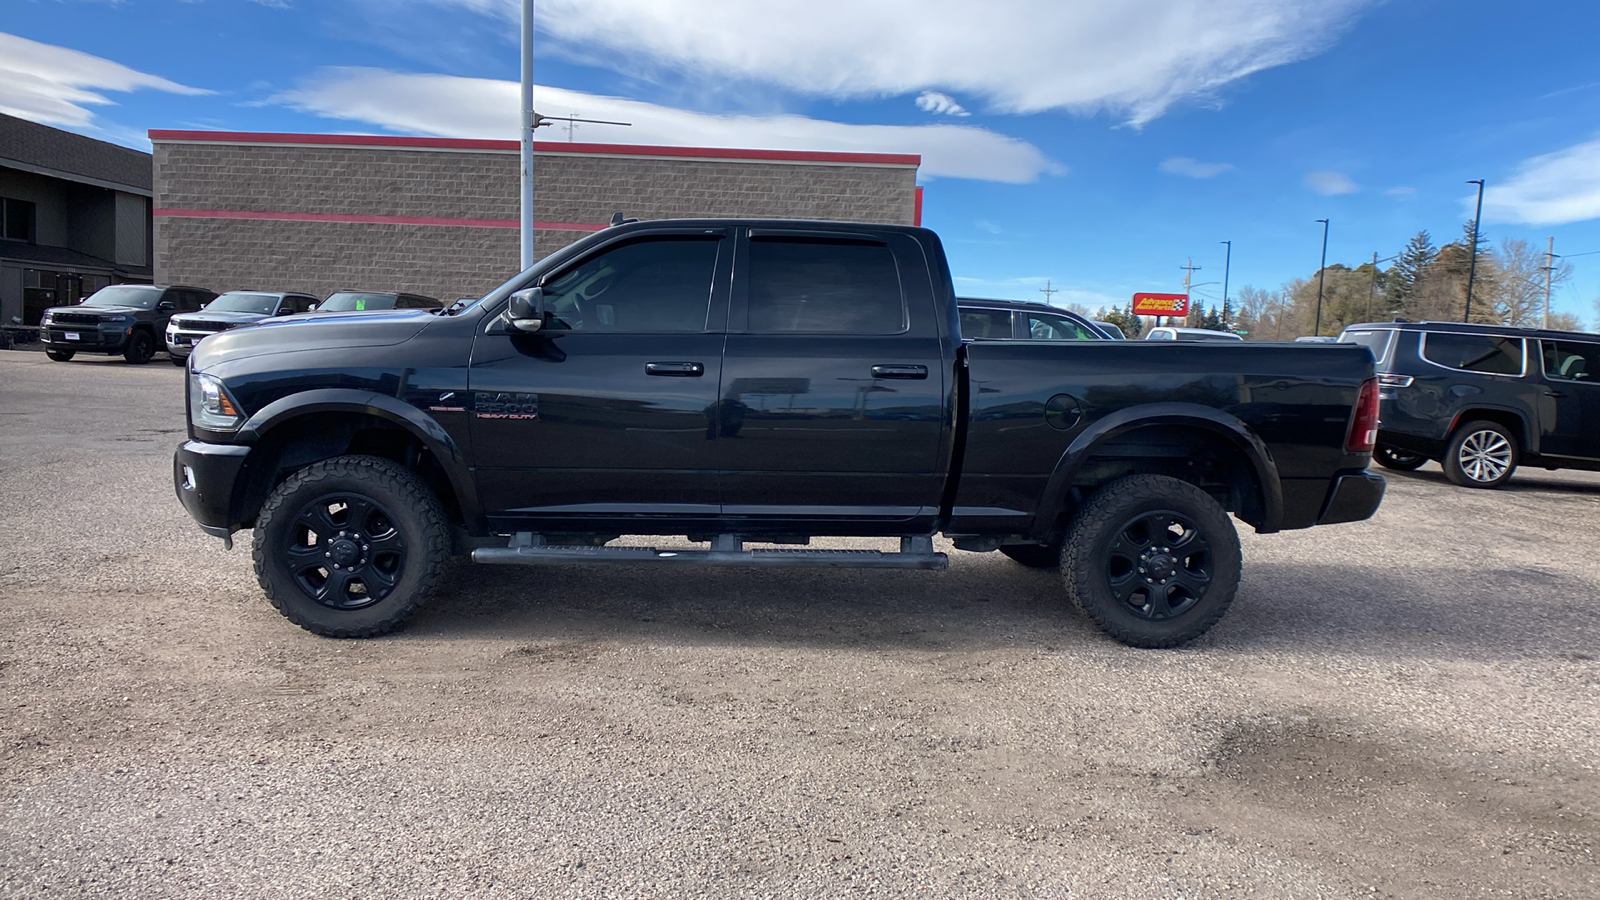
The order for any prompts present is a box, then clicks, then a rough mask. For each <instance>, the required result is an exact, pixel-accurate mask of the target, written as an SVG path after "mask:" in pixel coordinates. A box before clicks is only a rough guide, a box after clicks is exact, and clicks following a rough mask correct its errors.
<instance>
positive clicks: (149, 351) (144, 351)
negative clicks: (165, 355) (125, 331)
mask: <svg viewBox="0 0 1600 900" xmlns="http://www.w3.org/2000/svg"><path fill="white" fill-rule="evenodd" d="M155 355H156V340H155V338H153V337H151V336H150V332H148V331H144V330H142V329H137V330H135V331H134V332H133V334H130V335H128V346H127V347H125V348H123V351H122V358H123V359H125V360H127V361H128V362H130V363H133V364H134V365H136V366H142V365H144V364H145V363H147V362H149V361H150V357H152V356H155Z"/></svg>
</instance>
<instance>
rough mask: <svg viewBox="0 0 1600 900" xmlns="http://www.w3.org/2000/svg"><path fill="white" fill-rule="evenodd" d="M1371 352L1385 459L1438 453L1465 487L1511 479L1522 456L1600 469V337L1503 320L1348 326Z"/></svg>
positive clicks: (1377, 455) (1402, 463) (1351, 336)
mask: <svg viewBox="0 0 1600 900" xmlns="http://www.w3.org/2000/svg"><path fill="white" fill-rule="evenodd" d="M1339 340H1340V341H1341V342H1343V343H1356V344H1361V345H1363V346H1365V347H1366V348H1367V349H1368V350H1371V351H1372V356H1373V358H1374V359H1375V360H1376V361H1377V372H1378V379H1379V388H1380V393H1379V396H1380V398H1381V411H1380V414H1379V417H1380V420H1381V422H1380V424H1379V427H1378V445H1377V449H1375V450H1374V451H1373V454H1372V455H1373V458H1374V459H1376V460H1377V461H1378V464H1379V465H1382V466H1385V467H1387V468H1390V469H1397V470H1400V471H1409V470H1411V469H1415V468H1417V467H1418V466H1420V465H1422V464H1423V463H1424V462H1426V461H1427V460H1430V459H1432V460H1438V461H1439V463H1440V464H1441V465H1442V466H1443V467H1444V473H1445V475H1446V477H1448V478H1449V479H1450V480H1451V481H1453V482H1455V483H1456V484H1459V485H1462V486H1465V487H1480V488H1492V487H1499V486H1500V485H1502V484H1504V483H1505V482H1506V480H1507V479H1508V478H1510V477H1511V473H1512V472H1513V471H1515V470H1516V468H1517V466H1518V464H1521V463H1526V464H1528V465H1536V466H1542V467H1544V468H1546V469H1591V470H1600V335H1597V334H1583V333H1579V332H1573V331H1545V330H1541V329H1533V328H1510V327H1506V326H1500V325H1465V324H1458V323H1451V322H1391V323H1383V324H1366V325H1351V326H1349V327H1347V328H1346V329H1345V330H1344V332H1343V333H1342V334H1340V335H1339Z"/></svg>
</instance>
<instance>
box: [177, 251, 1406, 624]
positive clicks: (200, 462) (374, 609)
mask: <svg viewBox="0 0 1600 900" xmlns="http://www.w3.org/2000/svg"><path fill="white" fill-rule="evenodd" d="M188 408H189V440H188V441H186V442H184V443H183V444H182V445H181V446H180V447H179V448H178V449H177V451H176V453H175V456H174V460H173V478H174V482H175V486H176V490H177V494H178V497H179V499H180V500H181V502H182V503H183V505H184V507H185V508H186V509H187V510H188V511H189V513H190V514H191V515H192V516H193V517H194V518H195V519H196V520H197V521H198V522H199V524H200V525H201V527H202V528H203V529H204V530H206V531H207V532H209V533H210V534H213V535H216V536H218V537H221V538H224V539H225V541H226V542H227V543H228V546H231V541H232V535H233V534H234V533H235V532H237V531H239V530H241V529H246V528H253V529H254V531H253V535H252V555H253V558H254V565H255V571H256V575H257V578H258V580H259V582H260V584H261V586H262V588H263V590H264V591H265V593H266V595H267V597H268V598H269V599H270V600H271V602H272V603H273V604H274V605H275V606H276V607H277V608H278V609H279V610H280V611H281V612H282V613H283V614H284V615H285V616H286V617H288V618H289V619H290V620H291V621H293V622H295V623H296V624H299V625H301V626H302V627H304V628H306V629H309V630H311V631H313V632H316V633H318V634H323V635H329V636H337V637H365V636H370V635H376V634H380V633H383V632H386V631H389V630H391V629H393V628H395V627H397V626H399V625H400V624H401V623H402V622H404V621H405V619H406V618H407V616H409V615H410V614H411V613H412V611H413V610H414V609H415V608H416V607H417V605H418V604H419V603H421V602H422V601H423V600H424V599H425V598H426V596H427V595H428V593H429V591H430V589H431V588H432V587H433V586H434V584H435V583H436V581H437V580H438V579H439V578H440V577H442V576H441V572H442V571H443V569H442V565H443V563H444V562H445V560H446V559H447V557H449V556H451V555H452V554H453V553H470V554H471V557H472V559H473V560H475V561H477V562H480V563H491V564H527V565H547V564H575V563H580V564H603V563H616V564H631V565H656V566H682V565H694V564H704V565H757V566H870V567H899V568H943V567H944V566H946V565H947V563H948V558H947V555H946V554H945V553H943V552H939V551H938V550H937V549H936V548H935V545H934V543H933V538H934V536H935V535H938V534H941V533H942V534H943V535H945V536H946V537H948V538H949V539H950V540H951V541H953V544H954V546H955V547H956V548H957V549H959V550H964V551H975V552H988V551H995V550H999V551H1001V552H1003V553H1005V554H1006V555H1008V556H1010V557H1011V558H1012V559H1015V560H1017V561H1018V562H1021V563H1023V564H1026V565H1035V566H1050V567H1055V568H1059V569H1060V571H1061V572H1062V574H1063V575H1064V579H1065V582H1066V586H1067V594H1068V595H1069V596H1070V597H1071V598H1072V599H1073V600H1075V601H1076V602H1077V603H1078V605H1079V606H1080V607H1082V609H1083V610H1084V611H1085V612H1086V613H1087V614H1088V615H1089V616H1090V617H1092V618H1093V619H1094V621H1095V622H1096V623H1097V624H1098V625H1099V626H1100V627H1101V628H1102V629H1104V630H1105V631H1106V632H1107V633H1108V634H1110V635H1111V636H1113V637H1115V638H1117V639H1119V640H1122V641H1124V642H1127V643H1129V644H1134V645H1137V646H1144V647H1168V646H1174V645H1177V644H1180V643H1183V642H1185V641H1188V640H1190V639H1193V638H1194V637H1196V636H1198V635H1200V634H1202V633H1204V632H1205V631H1206V630H1208V629H1209V628H1210V627H1211V626H1212V625H1213V624H1214V623H1215V622H1216V621H1217V620H1218V619H1219V618H1220V617H1221V616H1222V615H1223V613H1224V611H1225V610H1226V609H1227V607H1228V605H1229V604H1230V603H1231V602H1232V600H1233V597H1234V594H1235V591H1236V588H1237V586H1238V582H1239V575H1240V566H1241V554H1240V547H1239V540H1238V535H1237V533H1236V532H1235V530H1234V526H1233V523H1232V520H1231V519H1230V518H1229V516H1228V513H1230V512H1231V513H1232V514H1233V515H1234V516H1237V517H1238V518H1239V519H1240V520H1242V521H1244V522H1246V523H1248V524H1249V525H1251V526H1254V527H1255V528H1256V530H1257V531H1260V532H1263V533H1269V532H1275V531H1279V530H1283V529H1293V528H1306V527H1309V526H1312V525H1327V524H1333V523H1338V522H1352V521H1357V520H1361V519H1365V518H1367V517H1369V516H1371V515H1372V513H1373V512H1374V511H1375V510H1376V508H1377V506H1378V504H1379V502H1380V499H1381V497H1382V494H1383V489H1384V482H1383V479H1382V478H1381V477H1379V476H1377V475H1374V474H1371V473H1369V472H1368V471H1367V465H1368V462H1369V461H1370V459H1371V449H1372V440H1373V436H1374V434H1375V431H1376V428H1377V421H1376V412H1377V389H1376V383H1375V381H1374V380H1373V379H1372V357H1371V355H1370V354H1369V353H1368V352H1367V351H1366V350H1365V349H1364V348H1361V347H1355V346H1348V345H1331V346H1325V347H1315V348H1310V349H1306V348H1299V347H1292V346H1290V345H1286V344H1285V345H1256V346H1246V345H1241V344H1238V343H1234V344H1220V343H1219V344H1198V343H1196V344H1184V345H1179V346H1172V345H1168V346H1165V347H1154V346H1151V345H1149V344H1146V343H1143V342H1134V341H1105V340H1099V341H1037V340H995V341H967V340H963V336H962V334H961V330H960V324H959V317H958V310H957V301H956V297H955V292H954V290H953V288H952V283H951V277H950V272H949V268H948V266H947V264H946V262H945V256H944V251H943V247H942V245H941V243H940V241H939V239H938V237H937V236H936V235H935V234H934V233H933V232H931V231H928V230H925V229H922V228H915V227H909V226H893V225H866V224H848V223H838V222H797V221H779V220H775V221H766V220H743V219H703V220H667V221H645V222H633V223H626V224H622V225H619V226H614V227H611V228H607V229H605V230H603V231H600V232H597V233H595V234H592V235H589V236H587V237H585V238H583V239H582V240H579V241H577V242H576V243H574V244H571V245H569V246H568V247H566V248H564V249H562V250H559V251H557V252H555V253H554V254H552V255H550V256H549V257H547V258H545V259H544V260H542V261H540V262H538V263H536V264H534V265H533V266H532V267H530V268H529V269H527V270H526V271H524V272H522V273H520V274H518V275H517V276H516V277H514V278H512V279H511V280H510V281H508V282H506V283H505V284H503V285H502V286H500V287H499V288H497V289H496V290H494V291H492V292H490V293H489V294H488V295H486V296H484V297H482V298H481V299H480V300H478V301H477V302H475V303H471V304H467V305H465V306H461V307H451V309H450V310H449V311H447V312H446V313H443V314H440V313H434V312H423V311H416V312H407V311H403V310H399V311H390V312H387V313H381V314H362V313H330V314H326V315H323V316H296V317H292V318H289V319H284V320H276V321H269V322H265V323H262V324H260V325H256V326H252V327H250V328H243V329H238V330H235V331H227V332H223V333H221V334H218V335H215V336H213V337H210V338H207V339H206V340H205V341H204V342H202V343H201V344H200V345H199V346H198V347H197V348H196V349H195V351H194V355H193V357H192V358H191V362H190V367H189V373H188ZM622 535H683V536H687V537H688V538H690V539H691V540H694V541H700V542H703V543H706V544H707V545H708V546H706V547H705V548H703V549H694V550H684V549H657V548H652V547H640V546H610V545H609V544H610V542H611V541H613V540H614V539H616V538H617V537H619V536H622ZM841 535H842V536H883V537H891V538H898V539H899V548H900V549H899V552H882V551H877V550H824V549H813V548H810V547H807V546H805V545H806V544H807V543H808V542H809V541H810V539H811V538H812V537H816V536H841ZM750 543H759V544H766V545H771V546H769V547H766V548H756V549H750V548H748V547H747V546H746V545H747V544H750Z"/></svg>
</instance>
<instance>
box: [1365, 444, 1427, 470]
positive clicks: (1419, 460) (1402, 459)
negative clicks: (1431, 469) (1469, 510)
mask: <svg viewBox="0 0 1600 900" xmlns="http://www.w3.org/2000/svg"><path fill="white" fill-rule="evenodd" d="M1372 461H1373V462H1375V463H1377V464H1378V465H1380V466H1383V467H1384V468H1385V469H1393V470H1395V471H1396V472H1411V471H1414V470H1416V469H1419V468H1421V467H1422V464H1423V463H1425V462H1427V461H1428V458H1427V457H1426V456H1423V455H1422V454H1420V453H1410V452H1408V451H1405V450H1399V449H1396V448H1394V447H1391V446H1389V445H1388V444H1379V445H1378V446H1376V447H1373V448H1372Z"/></svg>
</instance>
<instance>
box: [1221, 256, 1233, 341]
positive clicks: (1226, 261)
mask: <svg viewBox="0 0 1600 900" xmlns="http://www.w3.org/2000/svg"><path fill="white" fill-rule="evenodd" d="M1222 243H1224V244H1226V245H1228V255H1227V256H1225V257H1223V258H1222V308H1223V309H1227V308H1228V270H1229V269H1231V268H1233V241H1223V242H1222ZM1222 324H1223V325H1224V326H1226V327H1227V328H1229V329H1231V328H1233V323H1231V322H1223V323H1222Z"/></svg>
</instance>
